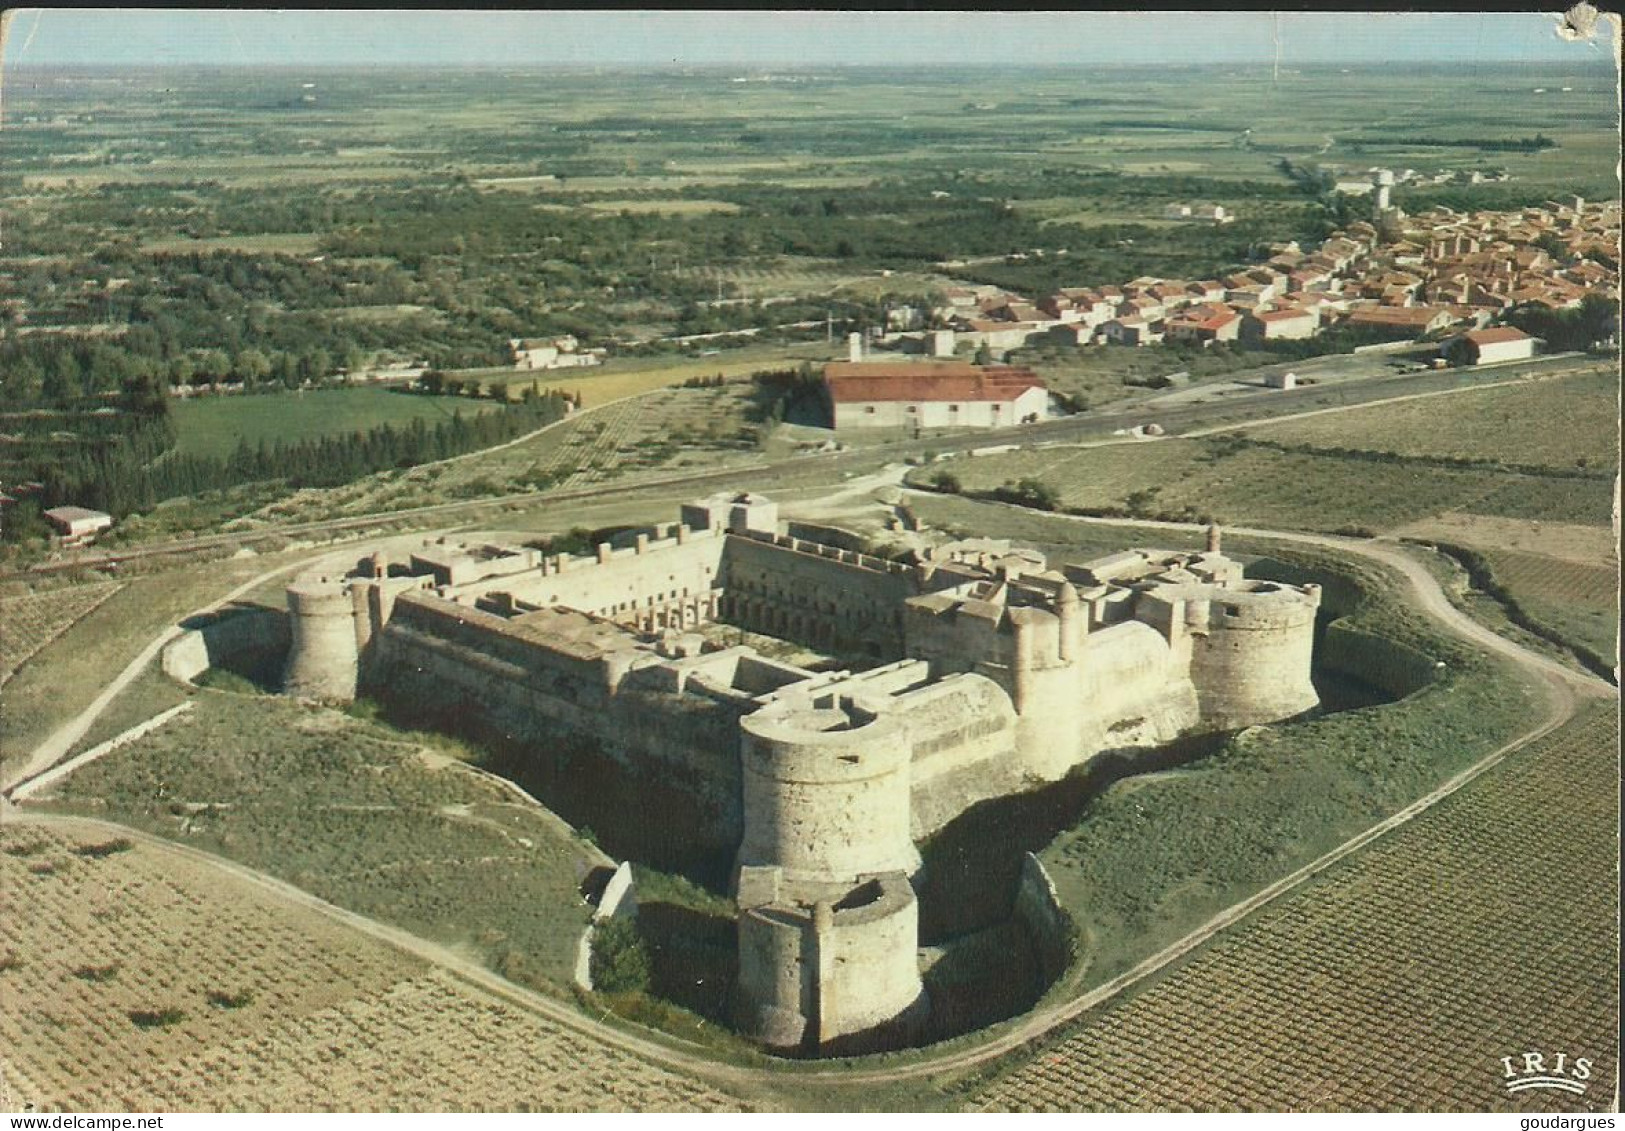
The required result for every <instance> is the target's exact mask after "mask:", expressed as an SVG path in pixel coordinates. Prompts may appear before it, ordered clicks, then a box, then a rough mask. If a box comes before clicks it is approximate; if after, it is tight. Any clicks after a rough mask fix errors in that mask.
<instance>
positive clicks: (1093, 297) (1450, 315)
mask: <svg viewBox="0 0 1625 1131" xmlns="http://www.w3.org/2000/svg"><path fill="white" fill-rule="evenodd" d="M1619 233H1620V206H1619V204H1618V202H1614V201H1609V202H1603V203H1600V204H1598V203H1593V204H1591V205H1590V206H1589V207H1587V204H1586V202H1585V201H1584V200H1583V199H1581V198H1579V197H1575V198H1573V199H1571V200H1569V201H1567V202H1557V201H1551V202H1548V203H1547V204H1546V205H1544V206H1542V207H1536V208H1524V209H1520V210H1518V211H1516V212H1472V213H1457V212H1453V211H1451V210H1449V209H1444V208H1439V209H1431V210H1429V211H1427V212H1423V213H1419V214H1417V215H1415V216H1407V215H1405V214H1404V213H1403V212H1401V211H1400V210H1398V209H1397V208H1392V207H1387V208H1385V209H1384V210H1383V211H1382V212H1381V214H1380V215H1379V217H1378V219H1377V220H1376V222H1375V223H1372V222H1368V221H1363V220H1362V221H1356V222H1354V223H1352V224H1350V225H1348V227H1346V228H1343V229H1340V230H1338V231H1336V232H1334V233H1333V234H1332V235H1331V236H1330V237H1329V238H1328V239H1326V240H1325V241H1324V242H1323V243H1322V244H1321V245H1320V246H1319V247H1317V248H1303V247H1301V246H1299V245H1298V244H1297V243H1296V242H1288V243H1282V244H1276V245H1274V246H1272V247H1271V249H1270V250H1271V252H1272V253H1273V254H1271V256H1270V257H1269V258H1268V259H1267V260H1266V261H1265V262H1263V263H1261V264H1259V265H1258V266H1256V267H1252V268H1249V269H1247V270H1243V271H1238V272H1236V273H1234V274H1231V275H1227V276H1225V277H1224V278H1221V279H1200V280H1196V281H1186V280H1181V279H1159V278H1150V277H1141V278H1136V279H1132V280H1129V281H1128V282H1125V283H1123V284H1122V285H1120V286H1105V287H1088V288H1084V287H1079V288H1064V289H1062V290H1060V291H1058V292H1056V293H1054V294H1050V295H1045V296H1043V297H1042V298H1039V299H1038V300H1037V301H1036V302H1035V301H1033V300H1032V299H1030V298H1026V297H1023V296H1020V295H1015V294H1011V293H1009V292H1007V291H1003V290H1000V289H998V288H996V287H954V288H951V289H949V291H948V292H947V299H948V305H947V306H946V307H944V308H942V309H939V310H937V311H935V312H934V314H935V316H936V317H937V318H938V319H940V320H942V321H943V322H945V323H946V329H943V330H934V331H926V332H923V333H909V332H894V333H887V334H882V335H877V336H876V337H875V343H876V345H878V346H880V347H882V348H890V349H894V350H907V349H910V348H913V349H914V350H918V351H923V352H926V353H929V354H931V355H933V356H938V357H945V356H952V355H953V353H954V352H955V351H956V350H960V349H963V348H965V347H970V348H972V349H981V348H982V347H987V349H988V350H989V351H991V352H993V353H999V352H1007V351H1009V350H1011V349H1019V348H1021V347H1023V346H1026V345H1030V344H1033V343H1034V342H1035V341H1037V340H1040V339H1041V338H1042V337H1048V338H1051V339H1059V340H1060V341H1062V342H1065V343H1068V344H1075V345H1079V346H1100V345H1106V344H1110V345H1124V346H1145V345H1151V344H1153V343H1156V342H1162V341H1181V342H1192V343H1198V344H1201V345H1212V344H1214V343H1217V342H1234V341H1238V340H1241V341H1257V342H1271V341H1281V340H1285V339H1306V338H1313V337H1316V336H1317V335H1319V334H1322V333H1324V332H1326V331H1328V330H1332V329H1339V328H1347V329H1350V330H1358V331H1368V332H1370V333H1371V334H1372V335H1373V337H1379V338H1380V337H1390V338H1394V339H1415V338H1422V337H1425V336H1429V335H1438V334H1440V333H1441V332H1445V331H1450V332H1455V331H1460V332H1461V334H1462V336H1463V338H1464V340H1465V342H1466V343H1467V345H1468V346H1469V347H1470V353H1469V356H1468V358H1467V360H1468V361H1469V363H1473V364H1477V363H1484V362H1491V361H1504V360H1509V359H1513V358H1519V357H1529V356H1532V354H1533V352H1534V349H1535V344H1536V343H1535V340H1534V338H1533V336H1532V335H1530V334H1527V333H1524V332H1522V331H1519V330H1516V329H1514V328H1501V327H1498V328H1496V329H1494V330H1488V331H1487V328H1489V327H1492V326H1493V325H1495V324H1497V323H1499V322H1501V321H1502V320H1503V318H1504V316H1505V315H1506V314H1507V313H1508V312H1509V311H1512V310H1514V309H1515V308H1518V307H1527V306H1534V307H1539V308H1542V309H1545V310H1548V311H1557V310H1570V309H1576V308H1578V307H1579V306H1580V305H1581V302H1582V300H1583V299H1584V298H1585V297H1586V296H1587V295H1588V294H1589V295H1596V296H1599V297H1601V298H1607V299H1612V300H1617V299H1618V297H1619V268H1618V262H1617V260H1616V259H1615V256H1616V255H1617V254H1618V249H1619V238H1620V235H1619ZM1005 419H1006V421H1008V420H1009V419H1010V418H1008V417H1006V418H1005Z"/></svg>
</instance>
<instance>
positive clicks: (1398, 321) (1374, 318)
mask: <svg viewBox="0 0 1625 1131" xmlns="http://www.w3.org/2000/svg"><path fill="white" fill-rule="evenodd" d="M1441 313H1443V311H1441V310H1440V309H1439V308H1438V307H1436V306H1377V307H1363V308H1361V309H1359V310H1355V311H1351V312H1350V313H1349V321H1351V322H1378V323H1382V324H1384V325H1388V326H1426V325H1427V324H1428V323H1429V322H1431V321H1433V319H1435V318H1437V317H1438V316H1439V315H1440V314H1441Z"/></svg>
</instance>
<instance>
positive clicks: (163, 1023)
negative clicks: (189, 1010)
mask: <svg viewBox="0 0 1625 1131" xmlns="http://www.w3.org/2000/svg"><path fill="white" fill-rule="evenodd" d="M130 1020H131V1021H132V1022H133V1023H134V1024H135V1027H136V1028H137V1029H168V1028H169V1027H170V1026H172V1025H179V1024H180V1023H181V1022H182V1021H185V1020H186V1011H185V1010H184V1009H177V1008H175V1007H174V1006H173V1005H169V1006H165V1007H164V1008H163V1009H132V1010H130Z"/></svg>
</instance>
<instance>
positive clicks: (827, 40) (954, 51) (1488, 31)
mask: <svg viewBox="0 0 1625 1131" xmlns="http://www.w3.org/2000/svg"><path fill="white" fill-rule="evenodd" d="M1559 6H1560V5H1559V4H1555V3H1554V4H1553V5H1552V7H1553V9H1554V10H1555V9H1556V8H1557V7H1559ZM1276 26H1277V21H1276V19H1275V18H1273V17H1272V16H1271V15H1270V14H1269V13H1266V12H1219V13H1200V14H1192V13H1186V14H1179V15H1175V14H1170V13H1167V12H1160V13H1145V12H1136V13H1117V14H1113V13H1101V12H1065V13H1062V12H1014V13H1009V12H1005V13H978V12H857V11H853V12H830V11H823V12H818V11H777V12H768V11H738V10H735V11H699V10H695V11H632V10H623V11H597V12H568V11H558V10H554V11H538V12H466V11H463V12H456V11H452V12H439V13H436V12H427V11H422V10H410V11H398V12H385V11H347V12H310V11H305V12H271V11H242V10H235V11H214V12H210V11H202V10H196V9H190V10H185V11H164V10H161V9H153V10H131V9H124V10H118V9H104V10H95V9H68V10H51V9H24V10H22V11H19V12H17V13H16V15H15V17H14V18H13V19H12V21H11V23H10V25H9V27H8V29H7V34H6V42H5V45H4V54H3V56H0V57H3V60H4V62H5V63H6V64H17V63H25V64H26V63H35V64H102V63H127V64H155V63H208V64H220V65H227V66H231V65H243V64H258V63H287V64H303V65H313V66H320V65H331V64H346V63H423V64H490V65H501V66H516V65H525V64H541V65H546V64H573V65H581V64H588V65H591V64H605V65H619V64H636V65H651V66H670V65H674V64H675V65H681V66H705V65H710V64H724V65H749V64H772V65H785V64H794V63H800V64H812V65H825V64H831V63H853V64H909V63H914V64H926V63H987V64H1000V65H1020V64H1024V63H1025V64H1034V63H1037V64H1065V63H1110V62H1122V63H1151V62H1183V63H1207V62H1213V63H1223V62H1238V61H1267V60H1270V59H1272V58H1273V57H1274V53H1275V43H1274V31H1275V29H1276ZM1553 27H1554V23H1553V19H1552V17H1551V16H1548V15H1543V14H1512V13H1505V12H1500V13H1479V14H1466V13H1455V14H1439V13H1423V14H1412V13H1405V14H1395V13H1382V14H1366V15H1353V14H1348V13H1302V12H1287V13H1282V14H1281V15H1280V17H1279V31H1280V47H1281V59H1282V62H1283V64H1284V65H1287V66H1291V65H1293V64H1295V63H1311V62H1376V61H1386V60H1393V61H1422V60H1437V61H1479V62H1486V61H1498V60H1528V61H1539V60H1552V61H1572V62H1581V61H1595V60H1606V59H1607V58H1609V56H1610V55H1611V54H1612V52H1611V51H1610V50H1609V49H1608V47H1607V46H1606V44H1580V45H1577V44H1571V43H1565V42H1563V41H1562V40H1560V39H1558V37H1557V36H1556V35H1555V34H1554V31H1553ZM1604 34H1605V35H1606V34H1607V33H1606V32H1604Z"/></svg>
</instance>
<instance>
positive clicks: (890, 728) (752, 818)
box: [738, 701, 920, 882]
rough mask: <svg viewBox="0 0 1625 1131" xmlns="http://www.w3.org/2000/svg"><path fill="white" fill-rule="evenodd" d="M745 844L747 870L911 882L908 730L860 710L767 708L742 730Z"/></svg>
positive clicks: (914, 858) (914, 860)
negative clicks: (895, 874) (892, 876)
mask: <svg viewBox="0 0 1625 1131" xmlns="http://www.w3.org/2000/svg"><path fill="white" fill-rule="evenodd" d="M741 729H742V732H743V738H742V743H741V745H742V754H743V756H742V767H743V771H744V772H743V778H744V783H743V784H744V789H743V801H744V815H745V834H744V839H743V841H742V842H741V843H740V846H739V860H738V863H739V864H740V865H741V866H744V865H762V866H777V867H779V868H782V869H783V871H784V876H785V878H786V879H787V880H791V881H801V880H806V881H827V882H841V881H847V880H850V879H851V878H852V877H853V876H857V875H861V874H864V873H871V872H889V871H901V872H905V873H908V874H910V875H912V874H913V873H914V872H915V871H916V870H918V868H919V866H920V854H919V852H918V851H916V850H915V848H914V842H913V841H912V840H910V839H909V773H908V767H909V759H910V756H911V754H912V748H911V745H910V742H909V736H908V728H907V726H906V725H905V724H904V723H903V722H902V721H901V720H899V719H897V718H895V717H893V716H890V715H877V714H874V713H873V712H870V711H866V710H864V709H863V708H861V707H858V706H856V705H854V704H852V703H851V702H850V701H846V702H843V703H841V704H840V705H839V706H836V705H833V704H832V705H829V706H824V707H804V706H798V707H790V708H788V709H778V708H775V707H768V708H765V709H763V710H761V711H758V712H756V713H755V714H752V715H747V716H745V718H744V719H743V720H742V721H741Z"/></svg>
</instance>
